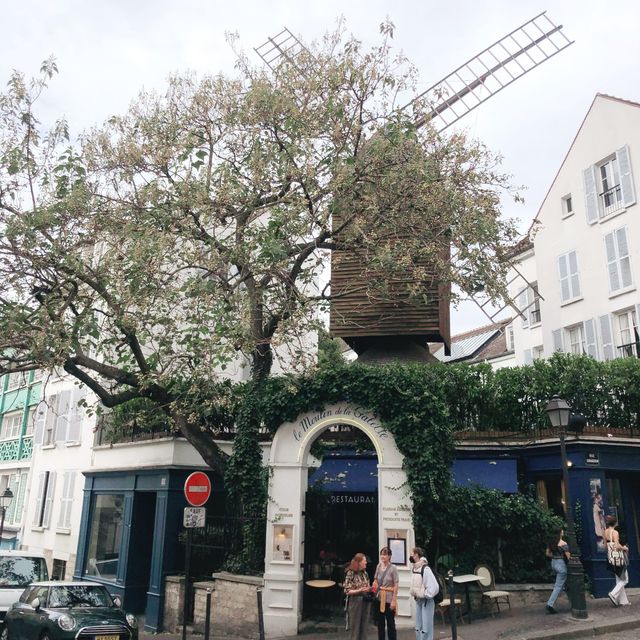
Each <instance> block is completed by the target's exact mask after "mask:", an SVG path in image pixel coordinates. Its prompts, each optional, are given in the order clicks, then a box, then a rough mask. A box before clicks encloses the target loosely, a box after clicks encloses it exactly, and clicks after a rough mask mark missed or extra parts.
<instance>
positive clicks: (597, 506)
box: [589, 478, 607, 551]
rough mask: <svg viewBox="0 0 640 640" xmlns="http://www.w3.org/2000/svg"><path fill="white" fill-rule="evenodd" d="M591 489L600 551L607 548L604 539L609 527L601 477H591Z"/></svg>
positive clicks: (595, 531)
mask: <svg viewBox="0 0 640 640" xmlns="http://www.w3.org/2000/svg"><path fill="white" fill-rule="evenodd" d="M589 489H590V491H591V504H592V508H593V531H594V534H595V536H596V546H597V547H598V550H599V551H604V550H605V549H606V544H605V541H604V530H605V529H606V528H607V525H606V524H605V519H604V505H603V502H602V482H601V480H600V478H591V479H590V480H589Z"/></svg>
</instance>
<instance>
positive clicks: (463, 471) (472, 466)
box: [452, 458, 518, 493]
mask: <svg viewBox="0 0 640 640" xmlns="http://www.w3.org/2000/svg"><path fill="white" fill-rule="evenodd" d="M452 471H453V483H454V484H455V485H457V486H459V487H470V486H473V485H480V486H481V487H486V488H487V489H497V490H498V491H504V492H505V493H517V492H518V461H517V460H513V459H504V458H467V459H462V460H454V461H453V470H452Z"/></svg>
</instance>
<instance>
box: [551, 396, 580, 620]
mask: <svg viewBox="0 0 640 640" xmlns="http://www.w3.org/2000/svg"><path fill="white" fill-rule="evenodd" d="M545 411H546V412H547V415H548V416H549V421H550V422H551V424H552V426H553V427H554V428H555V429H558V433H559V435H560V457H561V459H562V484H563V485H564V499H565V505H566V509H565V513H566V516H567V538H568V539H569V549H570V551H571V557H570V558H569V564H568V566H567V595H568V596H569V602H570V603H571V615H572V616H573V617H574V618H586V617H587V601H586V598H585V593H584V569H583V567H582V562H580V553H579V551H578V541H577V540H576V528H575V522H574V520H573V509H572V503H571V494H570V492H569V463H568V460H567V448H566V446H565V441H564V439H565V435H566V433H567V426H568V425H569V419H570V417H571V407H570V406H569V403H568V402H567V401H566V400H563V399H562V398H559V397H558V396H553V398H551V400H549V402H548V404H547V407H546V409H545Z"/></svg>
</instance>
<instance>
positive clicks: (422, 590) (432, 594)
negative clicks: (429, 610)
mask: <svg viewBox="0 0 640 640" xmlns="http://www.w3.org/2000/svg"><path fill="white" fill-rule="evenodd" d="M425 569H429V573H428V574H427V586H426V587H425V586H424V578H423V576H424V570H425ZM409 593H410V594H411V595H412V596H413V597H414V598H419V599H424V598H433V600H434V602H435V603H436V604H440V603H441V602H442V598H443V595H442V593H441V592H440V585H439V584H438V581H437V580H436V577H435V576H434V575H433V571H431V569H430V568H429V565H426V564H423V565H422V566H421V567H420V569H419V570H418V571H416V569H415V568H413V569H411V587H410V589H409Z"/></svg>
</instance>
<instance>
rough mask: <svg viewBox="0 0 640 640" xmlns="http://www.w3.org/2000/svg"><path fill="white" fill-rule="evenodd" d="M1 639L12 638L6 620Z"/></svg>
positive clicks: (8, 639)
mask: <svg viewBox="0 0 640 640" xmlns="http://www.w3.org/2000/svg"><path fill="white" fill-rule="evenodd" d="M0 640H11V636H10V635H9V627H8V626H7V623H6V622H5V623H4V624H3V625H2V633H0Z"/></svg>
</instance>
